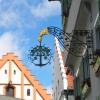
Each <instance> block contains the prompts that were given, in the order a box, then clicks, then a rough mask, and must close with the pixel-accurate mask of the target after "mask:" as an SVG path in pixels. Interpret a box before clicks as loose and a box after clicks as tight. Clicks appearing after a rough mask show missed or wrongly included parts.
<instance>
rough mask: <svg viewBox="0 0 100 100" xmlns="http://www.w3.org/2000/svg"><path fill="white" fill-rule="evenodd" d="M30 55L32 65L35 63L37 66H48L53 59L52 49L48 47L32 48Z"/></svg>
mask: <svg viewBox="0 0 100 100" xmlns="http://www.w3.org/2000/svg"><path fill="white" fill-rule="evenodd" d="M29 51H30V54H29V59H30V60H31V63H33V64H34V65H36V66H40V67H42V66H45V65H47V64H51V63H50V60H51V58H52V53H51V49H49V48H48V47H45V45H43V46H42V45H41V42H40V45H39V46H36V47H35V48H32V49H31V50H29Z"/></svg>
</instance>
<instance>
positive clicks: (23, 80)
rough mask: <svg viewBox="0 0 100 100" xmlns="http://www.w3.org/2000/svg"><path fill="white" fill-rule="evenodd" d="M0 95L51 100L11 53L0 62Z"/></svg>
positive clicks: (28, 99)
mask: <svg viewBox="0 0 100 100" xmlns="http://www.w3.org/2000/svg"><path fill="white" fill-rule="evenodd" d="M0 95H4V96H10V97H14V98H19V99H23V100H24V99H25V100H51V96H50V94H47V90H46V89H43V86H42V84H39V83H38V80H35V79H34V75H31V74H30V70H27V69H26V66H25V65H23V64H22V61H21V60H18V57H17V56H15V55H14V54H13V53H8V54H7V55H4V56H3V58H2V59H1V60H0Z"/></svg>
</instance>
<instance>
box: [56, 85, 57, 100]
mask: <svg viewBox="0 0 100 100" xmlns="http://www.w3.org/2000/svg"><path fill="white" fill-rule="evenodd" d="M56 100H57V87H56Z"/></svg>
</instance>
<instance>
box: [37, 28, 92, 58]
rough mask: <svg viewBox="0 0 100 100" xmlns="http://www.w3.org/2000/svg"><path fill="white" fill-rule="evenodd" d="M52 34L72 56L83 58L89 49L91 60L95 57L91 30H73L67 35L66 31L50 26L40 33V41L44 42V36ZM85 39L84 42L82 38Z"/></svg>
mask: <svg viewBox="0 0 100 100" xmlns="http://www.w3.org/2000/svg"><path fill="white" fill-rule="evenodd" d="M48 34H52V35H54V36H55V37H56V38H58V41H59V42H60V43H61V45H62V46H63V47H64V48H65V49H66V50H67V51H68V52H69V53H70V54H72V55H74V56H76V57H83V55H84V53H85V51H86V50H87V49H88V54H89V58H90V59H93V57H91V56H92V55H93V51H91V50H93V38H92V31H90V30H73V31H72V33H66V32H65V31H63V30H61V29H59V28H57V27H54V26H50V27H47V28H45V29H44V30H42V31H41V32H40V35H39V36H38V41H39V42H41V41H42V36H43V35H48ZM83 37H84V38H85V42H83V41H82V38H83Z"/></svg>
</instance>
